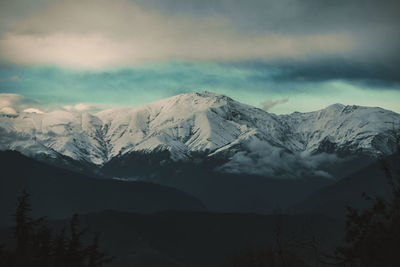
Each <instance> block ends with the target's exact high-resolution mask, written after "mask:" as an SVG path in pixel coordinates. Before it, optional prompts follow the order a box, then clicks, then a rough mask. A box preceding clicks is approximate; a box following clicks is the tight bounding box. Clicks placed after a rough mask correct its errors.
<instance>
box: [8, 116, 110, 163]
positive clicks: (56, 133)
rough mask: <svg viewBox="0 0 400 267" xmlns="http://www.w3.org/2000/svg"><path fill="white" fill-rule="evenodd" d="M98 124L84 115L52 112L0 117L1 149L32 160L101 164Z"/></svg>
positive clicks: (97, 121)
mask: <svg viewBox="0 0 400 267" xmlns="http://www.w3.org/2000/svg"><path fill="white" fill-rule="evenodd" d="M101 126H102V124H101V121H100V120H99V119H98V118H97V117H95V116H93V115H90V114H87V113H80V114H78V113H71V112H67V111H61V110H57V111H53V112H50V113H44V114H39V113H26V112H24V113H21V114H19V115H18V116H16V117H9V116H0V127H1V137H2V138H1V140H2V141H1V142H0V149H1V150H6V149H11V150H17V151H20V152H22V153H24V154H27V155H30V156H33V155H35V154H47V155H50V156H52V157H56V156H57V154H58V153H59V154H62V155H65V156H68V157H71V158H73V159H75V160H86V161H89V162H93V163H95V164H101V163H103V162H104V160H105V152H104V145H103V143H104V142H103V140H102V135H101Z"/></svg>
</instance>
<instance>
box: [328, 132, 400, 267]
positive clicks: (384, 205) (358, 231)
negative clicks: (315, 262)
mask: <svg viewBox="0 0 400 267" xmlns="http://www.w3.org/2000/svg"><path fill="white" fill-rule="evenodd" d="M398 140H399V141H400V138H399V139H398ZM398 152H399V153H398V155H397V157H396V158H395V161H397V162H395V164H396V163H397V167H398V166H400V164H399V163H400V159H399V156H400V142H399V149H398ZM383 165H384V169H385V172H386V178H387V179H388V181H389V183H390V185H391V187H392V197H391V199H389V200H387V199H384V198H382V197H374V198H371V197H366V198H367V199H369V200H372V207H371V208H369V209H367V210H365V211H363V212H359V211H357V210H356V209H354V208H352V207H348V213H347V224H346V235H345V241H346V243H347V246H343V247H338V248H337V249H336V253H335V256H333V258H334V260H335V263H336V265H341V266H350V267H382V266H385V267H395V266H400V169H395V170H394V171H393V168H391V167H390V166H389V164H388V163H387V162H383ZM395 166H396V165H395ZM364 196H365V195H364Z"/></svg>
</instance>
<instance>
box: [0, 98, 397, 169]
mask: <svg viewBox="0 0 400 267" xmlns="http://www.w3.org/2000/svg"><path fill="white" fill-rule="evenodd" d="M399 124H400V115H399V114H397V113H395V112H392V111H388V110H384V109H381V108H378V107H362V106H345V105H341V104H334V105H331V106H329V107H327V108H325V109H322V110H318V111H315V112H308V113H300V112H295V113H292V114H289V115H275V114H272V113H268V112H266V111H264V110H262V109H259V108H256V107H252V106H249V105H246V104H242V103H239V102H237V101H235V100H233V99H231V98H229V97H227V96H224V95H219V94H214V93H210V92H203V93H190V94H181V95H177V96H174V97H170V98H167V99H163V100H160V101H157V102H154V103H151V104H148V105H145V106H141V107H135V108H113V109H108V110H104V111H101V112H98V113H94V114H90V113H87V112H71V111H67V110H55V111H52V112H48V113H34V112H32V113H27V112H22V113H20V114H13V115H9V114H2V115H0V137H1V139H0V150H16V151H19V152H21V153H23V154H24V155H27V156H30V157H34V158H45V159H46V160H50V161H51V160H53V161H56V160H57V159H60V158H64V159H68V160H69V161H74V162H81V163H85V164H89V165H91V166H92V167H93V168H102V167H104V166H107V164H108V163H110V162H115V161H118V159H123V158H124V157H126V156H128V155H132V154H135V153H140V154H147V155H149V154H156V153H164V155H166V157H165V159H164V160H165V161H171V162H177V161H180V162H190V161H196V162H197V161H199V160H201V161H203V160H207V159H213V158H214V159H215V158H218V159H219V161H218V162H219V166H213V167H214V168H215V169H217V170H218V171H221V172H230V173H248V174H255V175H265V176H282V173H286V174H285V177H286V176H291V177H296V176H301V175H302V173H300V174H299V173H296V171H295V170H296V169H297V170H299V169H300V170H302V169H306V170H310V171H312V173H313V174H315V175H317V176H325V177H329V176H330V174H329V173H327V172H326V170H324V169H323V168H322V169H321V168H320V166H327V164H328V163H330V162H340V158H342V157H344V156H346V157H348V156H352V155H357V156H367V157H370V158H374V157H378V156H381V155H390V154H392V153H393V152H394V151H395V149H396V148H395V147H396V145H395V144H396V136H395V131H396V130H398V128H399ZM338 157H339V158H338ZM161 161H162V160H161ZM286 165H289V166H286ZM289 170H290V171H289Z"/></svg>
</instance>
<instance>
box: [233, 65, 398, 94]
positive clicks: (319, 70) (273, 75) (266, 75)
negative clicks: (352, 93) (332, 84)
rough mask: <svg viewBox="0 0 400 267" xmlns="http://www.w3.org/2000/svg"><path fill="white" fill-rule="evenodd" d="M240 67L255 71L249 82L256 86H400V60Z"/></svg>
mask: <svg viewBox="0 0 400 267" xmlns="http://www.w3.org/2000/svg"><path fill="white" fill-rule="evenodd" d="M235 66H237V67H240V68H247V69H252V70H254V74H253V75H252V76H251V77H249V79H250V80H251V81H253V82H256V83H264V82H268V81H274V82H324V81H330V80H346V81H349V82H355V83H362V84H364V85H366V86H372V87H373V86H383V87H385V88H393V89H396V88H397V87H398V85H399V84H400V68H399V66H400V60H399V62H398V63H396V62H394V61H393V60H391V61H389V60H388V61H386V62H384V61H380V62H374V61H369V62H357V61H354V60H346V59H323V60H315V61H297V62H296V61H291V62H288V61H279V62H274V63H266V62H259V61H258V62H244V63H243V62H242V63H238V64H235Z"/></svg>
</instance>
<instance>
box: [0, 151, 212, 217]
mask: <svg viewBox="0 0 400 267" xmlns="http://www.w3.org/2000/svg"><path fill="white" fill-rule="evenodd" d="M0 165H1V178H0V215H1V216H0V218H1V220H0V225H10V224H11V223H12V222H13V214H14V213H15V205H16V199H17V197H18V196H19V195H20V193H21V192H22V190H23V189H24V188H25V189H26V190H27V191H28V192H29V193H30V194H31V195H32V197H31V204H32V206H33V207H35V208H34V210H33V214H32V216H34V217H39V216H43V215H46V216H47V217H49V218H50V219H51V218H53V219H54V218H68V217H71V216H72V214H74V213H76V212H78V213H88V212H95V211H103V210H107V209H116V210H121V211H132V212H145V213H146V212H156V211H165V210H190V211H193V210H205V207H204V205H203V204H202V203H201V202H200V201H199V200H197V199H196V198H194V197H192V196H191V195H189V194H187V193H185V192H182V191H180V190H177V189H173V188H169V187H166V186H161V185H156V184H152V183H146V182H125V181H118V180H111V179H108V180H105V179H96V178H94V177H91V176H88V175H84V174H79V173H75V172H72V171H69V170H66V169H61V168H57V167H53V166H49V165H47V164H44V163H41V162H38V161H35V160H33V159H30V158H27V157H25V156H23V155H21V154H20V153H18V152H13V151H6V152H0Z"/></svg>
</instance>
